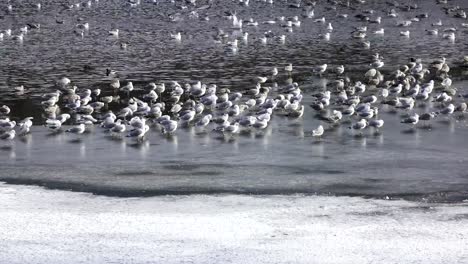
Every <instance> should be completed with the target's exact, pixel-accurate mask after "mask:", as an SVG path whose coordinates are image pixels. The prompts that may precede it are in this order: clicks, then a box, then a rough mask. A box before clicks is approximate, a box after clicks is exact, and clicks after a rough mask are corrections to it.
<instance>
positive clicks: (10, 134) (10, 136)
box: [0, 130, 16, 141]
mask: <svg viewBox="0 0 468 264" xmlns="http://www.w3.org/2000/svg"><path fill="white" fill-rule="evenodd" d="M15 136H16V131H15V130H10V131H6V132H4V133H2V134H0V139H2V140H8V141H11V140H13V139H14V138H15Z"/></svg>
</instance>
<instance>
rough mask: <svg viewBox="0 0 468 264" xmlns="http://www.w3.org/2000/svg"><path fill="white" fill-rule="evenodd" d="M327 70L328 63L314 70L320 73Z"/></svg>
mask: <svg viewBox="0 0 468 264" xmlns="http://www.w3.org/2000/svg"><path fill="white" fill-rule="evenodd" d="M326 70H327V64H322V65H319V66H316V67H315V68H314V72H315V73H318V74H319V75H321V74H322V73H324V72H325V71H326Z"/></svg>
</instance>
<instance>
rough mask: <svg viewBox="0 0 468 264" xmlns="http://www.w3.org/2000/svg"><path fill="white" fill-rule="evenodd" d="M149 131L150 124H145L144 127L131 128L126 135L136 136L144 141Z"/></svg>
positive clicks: (135, 137) (138, 139)
mask: <svg viewBox="0 0 468 264" xmlns="http://www.w3.org/2000/svg"><path fill="white" fill-rule="evenodd" d="M148 131H149V126H148V125H145V126H144V127H143V128H136V129H133V130H131V131H130V132H129V133H128V134H127V136H126V137H130V138H134V139H136V140H137V141H138V142H140V141H143V139H144V137H145V135H146V133H147V132H148Z"/></svg>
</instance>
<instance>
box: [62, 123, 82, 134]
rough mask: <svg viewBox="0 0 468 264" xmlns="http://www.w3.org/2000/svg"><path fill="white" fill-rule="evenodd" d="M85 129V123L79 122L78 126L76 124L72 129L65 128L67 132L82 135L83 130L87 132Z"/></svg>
mask: <svg viewBox="0 0 468 264" xmlns="http://www.w3.org/2000/svg"><path fill="white" fill-rule="evenodd" d="M85 130H86V126H85V124H79V125H77V126H74V127H72V128H70V129H67V130H65V132H68V133H73V134H77V135H81V134H83V132H85Z"/></svg>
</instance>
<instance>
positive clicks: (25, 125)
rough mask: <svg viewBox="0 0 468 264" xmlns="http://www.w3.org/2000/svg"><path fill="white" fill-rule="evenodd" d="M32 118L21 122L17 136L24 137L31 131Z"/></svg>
mask: <svg viewBox="0 0 468 264" xmlns="http://www.w3.org/2000/svg"><path fill="white" fill-rule="evenodd" d="M33 119H34V118H33V117H26V118H25V119H23V121H21V122H20V123H19V124H18V126H19V127H20V131H19V133H18V134H19V135H21V136H22V135H26V134H27V133H29V130H30V129H31V126H32V125H33V123H32V121H31V120H33Z"/></svg>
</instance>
